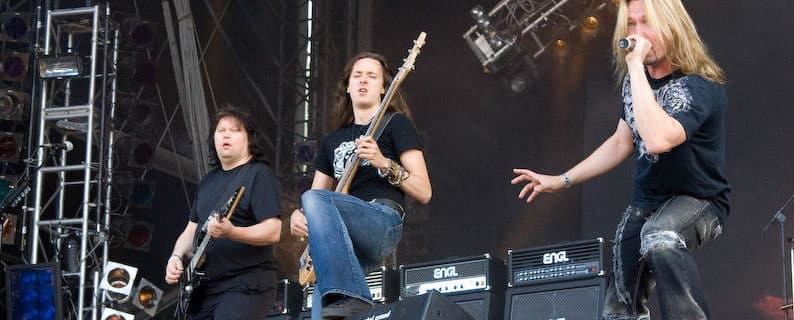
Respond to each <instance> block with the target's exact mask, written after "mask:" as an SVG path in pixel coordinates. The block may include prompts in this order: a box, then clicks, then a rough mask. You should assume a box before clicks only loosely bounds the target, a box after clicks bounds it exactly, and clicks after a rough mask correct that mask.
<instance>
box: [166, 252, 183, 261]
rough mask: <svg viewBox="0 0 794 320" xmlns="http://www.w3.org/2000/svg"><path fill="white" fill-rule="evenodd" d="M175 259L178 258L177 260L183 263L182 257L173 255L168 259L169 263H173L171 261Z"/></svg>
mask: <svg viewBox="0 0 794 320" xmlns="http://www.w3.org/2000/svg"><path fill="white" fill-rule="evenodd" d="M173 258H177V259H179V261H182V256H180V255H178V254H172V255H171V256H170V257H168V261H171V259H173Z"/></svg>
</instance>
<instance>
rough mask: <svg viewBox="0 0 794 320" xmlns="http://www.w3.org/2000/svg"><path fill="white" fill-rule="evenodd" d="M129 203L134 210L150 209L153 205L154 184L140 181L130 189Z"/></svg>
mask: <svg viewBox="0 0 794 320" xmlns="http://www.w3.org/2000/svg"><path fill="white" fill-rule="evenodd" d="M129 203H130V206H131V207H134V208H144V209H151V208H152V204H154V182H152V181H141V182H138V183H136V184H135V186H133V187H132V192H130V197H129Z"/></svg>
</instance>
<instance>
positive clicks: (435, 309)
mask: <svg viewBox="0 0 794 320" xmlns="http://www.w3.org/2000/svg"><path fill="white" fill-rule="evenodd" d="M347 319H352V320H365V319H389V320H474V319H473V318H472V317H471V316H470V315H469V314H468V313H466V311H464V310H463V309H462V308H461V307H460V306H459V305H457V304H455V303H454V302H452V301H450V300H449V298H448V297H445V296H444V295H443V294H440V293H438V291H435V290H434V291H430V292H428V293H426V294H423V295H419V296H414V297H409V298H406V299H405V300H402V301H398V302H394V303H391V304H387V305H383V306H379V307H377V308H375V309H372V310H371V311H370V312H367V313H365V314H361V315H356V316H352V317H348V318H347Z"/></svg>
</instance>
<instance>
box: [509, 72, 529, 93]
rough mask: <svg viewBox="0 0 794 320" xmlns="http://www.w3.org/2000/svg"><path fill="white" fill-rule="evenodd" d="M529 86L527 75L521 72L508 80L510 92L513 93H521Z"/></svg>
mask: <svg viewBox="0 0 794 320" xmlns="http://www.w3.org/2000/svg"><path fill="white" fill-rule="evenodd" d="M528 86H529V75H528V74H526V73H523V72H519V73H516V74H514V75H513V77H512V78H511V79H510V90H512V91H513V93H521V92H523V91H524V90H526V89H527V87H528Z"/></svg>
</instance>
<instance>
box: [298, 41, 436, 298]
mask: <svg viewBox="0 0 794 320" xmlns="http://www.w3.org/2000/svg"><path fill="white" fill-rule="evenodd" d="M426 36H427V34H425V33H424V32H422V33H420V34H419V37H418V38H416V40H414V46H413V48H411V50H409V54H408V57H406V58H405V60H404V63H403V65H402V66H401V67H400V71H399V72H397V75H396V76H395V77H394V79H392V82H391V84H390V85H389V89H388V90H386V93H385V94H384V95H383V98H382V99H381V102H380V105H379V106H378V109H377V110H376V111H375V115H374V116H373V117H372V120H371V122H370V126H369V129H367V133H366V136H368V137H372V136H373V135H374V133H375V132H378V131H379V129H380V127H381V126H383V125H385V124H384V123H383V121H382V120H383V115H384V114H386V111H387V109H388V106H389V104H390V103H391V101H392V98H394V94H395V93H396V92H397V88H399V87H400V84H401V83H402V81H403V80H404V79H405V77H406V76H407V75H408V73H409V72H410V71H411V70H413V69H414V62H415V61H416V57H417V56H418V55H419V51H420V49H421V48H422V46H424V45H425V37H426ZM375 139H376V140H377V137H375ZM360 163H361V159H360V158H359V157H358V155H354V156H353V157H351V158H350V159H349V160H348V161H347V163H345V170H344V171H343V172H342V176H340V177H339V179H338V181H337V184H336V190H335V191H336V192H339V193H342V194H347V192H348V189H349V188H350V184H351V183H352V182H353V177H355V175H356V171H358V166H359V164H360ZM316 281H317V276H316V275H315V273H314V265H313V264H312V258H311V256H310V255H309V245H308V244H307V245H306V249H305V250H303V254H301V258H300V268H299V269H298V282H299V283H300V284H301V285H302V286H304V287H306V286H308V285H310V284H313V283H314V282H316Z"/></svg>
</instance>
